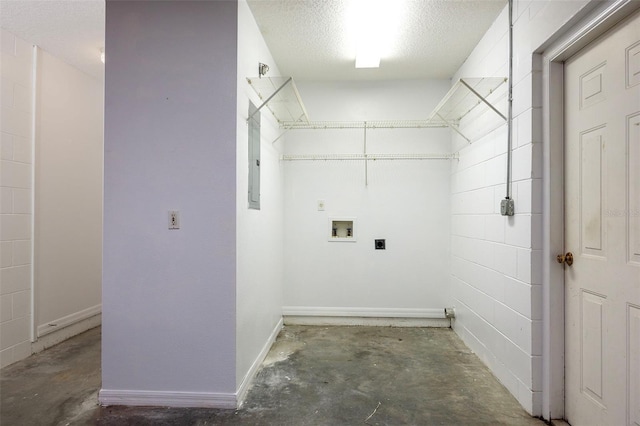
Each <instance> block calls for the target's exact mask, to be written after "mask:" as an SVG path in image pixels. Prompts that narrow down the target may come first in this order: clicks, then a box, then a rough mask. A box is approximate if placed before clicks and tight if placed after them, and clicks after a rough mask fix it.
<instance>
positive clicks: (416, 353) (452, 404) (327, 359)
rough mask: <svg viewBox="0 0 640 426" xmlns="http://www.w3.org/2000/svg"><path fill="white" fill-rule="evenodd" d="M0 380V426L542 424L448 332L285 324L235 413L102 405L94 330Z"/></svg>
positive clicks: (97, 341) (22, 364) (97, 334)
mask: <svg viewBox="0 0 640 426" xmlns="http://www.w3.org/2000/svg"><path fill="white" fill-rule="evenodd" d="M0 377H1V382H0V392H1V406H0V425H2V426H5V425H6V426H10V425H93V424H97V425H118V426H122V425H154V426H156V425H296V426H298V425H332V426H336V425H359V424H368V425H543V424H544V423H543V422H542V421H540V420H537V419H533V418H531V417H530V416H528V415H527V413H526V412H525V411H524V410H523V409H522V408H521V407H520V406H519V405H518V403H517V402H516V400H515V399H514V398H513V397H512V396H511V395H510V394H509V392H507V390H506V389H505V388H504V387H503V386H502V385H500V383H498V381H497V380H496V379H495V378H494V377H493V375H492V374H491V373H490V372H489V370H488V369H487V368H486V367H485V366H484V365H483V364H482V363H481V362H480V360H479V359H478V358H477V357H476V356H475V355H473V354H472V353H471V352H470V351H469V349H467V347H466V346H465V345H464V344H463V343H462V342H461V341H460V339H459V338H458V337H457V336H456V335H455V333H454V332H453V331H451V330H450V329H434V328H388V327H309V326H287V327H285V328H284V329H283V331H282V332H281V333H280V335H279V337H278V340H277V342H276V344H275V345H274V346H273V348H272V349H271V352H270V353H269V355H268V357H267V359H266V360H265V363H264V365H263V368H262V369H261V370H260V371H259V373H258V375H257V377H256V379H255V381H254V384H253V386H252V388H251V389H250V390H249V393H248V395H247V399H246V401H245V403H244V405H243V407H242V408H241V409H240V410H237V411H235V410H212V409H185V408H182V409H175V408H147V407H115V406H114V407H99V406H98V405H97V393H98V390H99V388H100V329H99V328H97V329H93V330H90V331H88V332H86V333H84V334H82V335H80V336H77V337H74V338H72V339H70V340H68V341H66V342H63V343H61V344H59V345H57V346H54V347H53V348H50V349H48V350H47V351H45V352H42V353H40V354H37V355H34V356H32V357H30V358H28V359H26V360H24V361H21V362H19V363H16V364H13V365H11V366H9V367H7V368H5V369H3V370H2V371H1V375H0Z"/></svg>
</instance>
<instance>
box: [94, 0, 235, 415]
mask: <svg viewBox="0 0 640 426" xmlns="http://www.w3.org/2000/svg"><path fill="white" fill-rule="evenodd" d="M237 12H238V6H237V3H236V2H235V1H213V2H201V1H180V2H135V1H134V2H120V1H109V2H107V5H106V52H107V56H108V59H107V63H106V69H105V74H106V79H105V80H106V81H105V177H104V179H105V183H104V185H105V186H104V257H103V259H104V263H103V328H102V332H103V353H102V379H103V380H102V390H101V392H100V401H101V403H103V404H111V403H116V402H117V403H120V404H146V405H197V406H217V407H230V408H231V407H235V405H236V399H235V392H236V368H235V367H236V339H235V336H236V287H235V282H236V271H237V267H236V240H237V236H236V205H237V204H236V176H237V173H236V155H237V148H236V142H237V141H236V137H237V136H236V131H237V127H236V117H237V95H238V94H237V88H236V84H237V66H238V60H237V56H236V52H237ZM169 210H179V211H180V221H181V228H180V229H179V230H168V229H167V228H168V211H169Z"/></svg>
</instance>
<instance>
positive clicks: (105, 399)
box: [98, 389, 236, 409]
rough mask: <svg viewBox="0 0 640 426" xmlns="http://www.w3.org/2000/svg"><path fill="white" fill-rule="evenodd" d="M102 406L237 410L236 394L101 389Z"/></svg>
mask: <svg viewBox="0 0 640 426" xmlns="http://www.w3.org/2000/svg"><path fill="white" fill-rule="evenodd" d="M98 402H99V403H100V405H103V406H106V405H129V406H149V407H200V408H226V409H235V408H236V394H235V393H218V392H176V391H142V390H117V389H101V390H100V393H99V394H98Z"/></svg>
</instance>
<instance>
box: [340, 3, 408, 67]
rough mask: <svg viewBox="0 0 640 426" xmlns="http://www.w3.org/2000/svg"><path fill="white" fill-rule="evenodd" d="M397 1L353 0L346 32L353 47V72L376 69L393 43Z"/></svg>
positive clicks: (399, 10)
mask: <svg viewBox="0 0 640 426" xmlns="http://www.w3.org/2000/svg"><path fill="white" fill-rule="evenodd" d="M403 8H404V5H403V2H402V1H400V0H395V1H394V0H352V2H351V10H350V14H349V15H350V20H349V24H348V25H349V29H350V32H351V38H352V40H353V41H354V42H355V47H356V68H378V67H380V58H381V57H382V56H383V54H388V51H389V50H390V46H391V45H392V44H393V42H394V39H395V32H396V30H397V27H398V23H399V20H400V15H401V12H402V10H403Z"/></svg>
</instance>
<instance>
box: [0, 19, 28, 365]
mask: <svg viewBox="0 0 640 426" xmlns="http://www.w3.org/2000/svg"><path fill="white" fill-rule="evenodd" d="M1 31H2V33H1V34H0V37H1V41H2V48H1V53H0V54H1V55H2V57H1V60H2V62H1V63H0V75H1V76H2V97H1V98H0V108H1V110H2V117H1V121H2V136H1V137H2V139H1V142H0V143H1V146H2V164H1V166H2V177H1V181H0V194H1V197H2V198H1V199H0V209H1V210H0V247H1V249H2V251H1V253H0V260H1V265H0V267H1V269H0V367H5V366H6V365H9V364H11V363H13V362H15V361H19V360H20V359H23V358H26V357H27V356H29V355H31V342H30V338H31V333H30V323H31V264H32V262H33V259H32V256H31V237H32V232H31V221H32V215H33V209H32V206H31V197H32V189H33V179H32V167H33V164H32V121H33V108H32V102H31V99H32V90H31V87H32V81H31V79H32V75H31V70H32V67H33V65H32V47H31V44H29V43H27V42H26V41H24V40H22V39H20V38H18V37H16V36H14V35H13V34H11V33H9V32H7V31H5V30H1Z"/></svg>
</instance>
